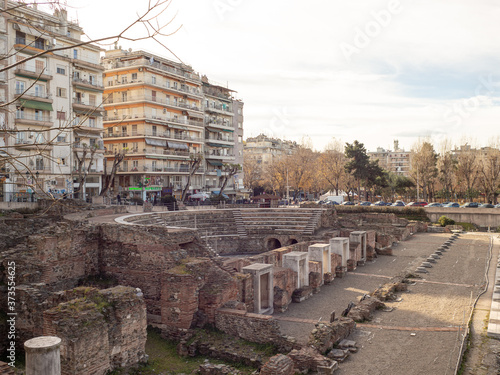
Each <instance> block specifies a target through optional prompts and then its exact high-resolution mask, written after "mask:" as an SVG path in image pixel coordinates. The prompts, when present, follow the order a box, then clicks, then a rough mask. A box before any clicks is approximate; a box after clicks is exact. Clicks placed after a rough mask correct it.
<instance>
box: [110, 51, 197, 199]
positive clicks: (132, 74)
mask: <svg viewBox="0 0 500 375" xmlns="http://www.w3.org/2000/svg"><path fill="white" fill-rule="evenodd" d="M102 62H103V66H104V68H105V72H104V85H105V90H104V96H105V104H104V108H105V110H106V116H105V118H104V128H105V133H104V144H105V147H106V158H107V162H108V168H111V166H112V163H113V160H114V155H115V154H116V153H123V154H124V155H125V158H124V160H123V162H122V163H121V164H120V167H119V169H118V172H117V177H116V178H115V185H114V191H115V193H116V192H120V193H122V194H125V196H134V195H136V196H141V197H142V198H143V199H145V198H147V197H153V196H155V195H156V196H157V197H159V196H161V195H167V194H172V195H174V196H176V197H180V195H181V192H182V189H183V188H184V186H185V185H186V184H187V179H188V175H189V171H190V161H191V160H193V159H194V158H197V157H202V156H203V154H204V148H203V145H204V143H205V134H204V113H203V109H202V100H203V90H202V82H201V79H200V76H199V74H198V73H196V72H195V71H194V70H193V69H192V68H191V67H189V66H187V65H184V64H181V63H176V62H173V61H170V60H167V59H164V58H162V57H159V56H156V55H152V54H150V53H147V52H144V51H134V52H132V51H123V50H121V49H114V50H110V51H106V54H105V57H104V58H103V60H102ZM204 173H205V168H204V167H201V168H199V169H198V170H197V172H196V173H195V175H194V176H193V177H192V178H191V190H193V191H194V190H201V189H202V187H203V186H204V180H203V174H204Z"/></svg>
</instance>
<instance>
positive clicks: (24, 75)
mask: <svg viewBox="0 0 500 375" xmlns="http://www.w3.org/2000/svg"><path fill="white" fill-rule="evenodd" d="M14 74H15V75H16V76H18V77H23V78H28V79H36V80H37V81H42V82H47V80H46V79H44V78H41V77H38V74H39V73H36V75H37V77H36V78H33V76H29V75H27V74H22V73H14Z"/></svg>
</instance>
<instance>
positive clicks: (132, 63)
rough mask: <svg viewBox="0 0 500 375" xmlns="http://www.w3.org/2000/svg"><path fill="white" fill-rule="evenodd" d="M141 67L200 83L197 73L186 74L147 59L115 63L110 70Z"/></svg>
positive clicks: (183, 71) (180, 70)
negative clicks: (149, 67) (148, 67)
mask: <svg viewBox="0 0 500 375" xmlns="http://www.w3.org/2000/svg"><path fill="white" fill-rule="evenodd" d="M141 65H145V66H151V67H153V68H155V69H160V70H163V71H165V72H168V73H171V74H175V75H177V76H179V77H183V78H189V79H192V80H196V81H200V75H199V74H198V73H195V72H188V71H185V70H182V69H179V68H174V67H171V66H168V65H164V64H162V63H160V62H155V61H153V62H151V61H149V60H147V59H138V60H133V61H126V62H123V61H120V62H115V63H114V64H113V66H112V69H116V68H123V67H129V66H141Z"/></svg>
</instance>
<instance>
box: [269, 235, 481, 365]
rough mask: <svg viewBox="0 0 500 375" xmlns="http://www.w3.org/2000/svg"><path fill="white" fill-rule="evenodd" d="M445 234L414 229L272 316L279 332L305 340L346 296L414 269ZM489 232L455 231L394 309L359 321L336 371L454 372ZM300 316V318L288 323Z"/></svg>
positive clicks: (478, 286) (341, 306) (341, 305)
mask: <svg viewBox="0 0 500 375" xmlns="http://www.w3.org/2000/svg"><path fill="white" fill-rule="evenodd" d="M448 238H449V235H447V234H430V233H423V234H416V235H414V236H413V237H412V238H411V239H410V240H408V241H405V242H401V243H399V245H398V246H397V247H395V248H394V251H393V254H394V255H393V256H381V257H379V258H378V259H377V260H375V261H374V262H372V263H367V264H366V265H365V266H364V267H358V268H357V270H356V271H355V272H352V273H348V274H347V276H346V277H345V278H342V279H338V278H337V279H335V280H334V282H333V284H331V285H326V286H323V287H322V288H321V292H320V293H319V294H316V295H314V296H313V297H312V298H310V299H308V300H307V301H304V302H302V303H300V304H291V305H290V307H289V309H288V310H287V311H286V312H285V313H281V314H280V313H277V314H275V315H274V316H275V317H276V318H277V319H278V320H279V321H280V325H281V329H282V332H283V333H284V334H286V335H290V336H294V337H296V338H297V340H298V341H299V342H302V343H305V342H307V339H308V337H309V332H310V331H311V330H312V329H313V328H314V324H313V322H315V321H318V320H319V319H322V320H328V319H329V316H330V313H331V312H332V311H335V312H336V314H337V316H338V315H340V313H341V312H342V310H344V309H345V307H346V306H347V304H348V303H349V302H350V301H353V302H357V301H358V300H359V298H360V297H361V296H363V294H365V293H369V292H371V291H373V290H374V289H376V288H377V287H378V286H380V285H382V284H384V283H386V282H388V281H390V279H391V278H392V277H394V276H398V275H404V274H406V273H408V272H412V273H413V272H414V270H415V268H416V267H417V266H418V265H420V263H421V262H422V261H423V260H425V258H427V257H428V256H429V255H430V254H432V253H433V252H434V251H435V250H436V249H437V247H438V246H439V245H441V244H443V243H444V241H446V240H447V239H448ZM488 250H489V237H488V236H485V235H474V234H466V235H461V237H460V239H459V240H457V241H456V242H455V243H454V244H453V245H452V246H451V248H450V249H449V251H447V252H445V253H443V256H442V257H441V259H439V260H438V261H437V263H435V264H434V266H433V268H431V269H430V270H429V271H430V273H428V274H418V275H420V276H421V277H422V278H421V279H415V283H414V285H411V286H410V287H409V291H408V292H405V293H402V294H401V295H400V296H401V300H400V302H390V303H387V305H388V306H391V307H394V310H393V311H392V312H381V311H380V312H376V313H375V314H374V317H373V320H372V321H371V322H367V324H359V325H358V329H357V330H356V331H355V333H353V334H352V335H351V337H350V339H352V340H355V341H357V343H358V346H359V351H358V353H356V354H353V355H351V357H350V358H349V359H348V360H347V361H345V362H343V363H341V364H340V366H339V370H338V372H337V373H339V374H454V371H455V367H456V364H457V360H458V357H459V352H460V345H461V337H462V334H463V332H464V329H465V325H466V322H467V319H468V318H469V315H470V312H471V307H472V303H473V302H474V300H475V299H476V297H477V296H478V295H479V293H480V292H481V291H482V290H483V287H484V283H485V277H484V273H485V267H486V261H487V257H488ZM294 319H303V320H306V321H304V322H298V321H293V320H294Z"/></svg>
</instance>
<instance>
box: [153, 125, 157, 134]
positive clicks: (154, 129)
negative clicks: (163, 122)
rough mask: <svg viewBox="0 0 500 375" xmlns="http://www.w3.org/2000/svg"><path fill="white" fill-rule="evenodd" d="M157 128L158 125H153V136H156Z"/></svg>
mask: <svg viewBox="0 0 500 375" xmlns="http://www.w3.org/2000/svg"><path fill="white" fill-rule="evenodd" d="M156 130H157V128H156V125H153V136H156Z"/></svg>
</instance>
